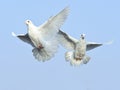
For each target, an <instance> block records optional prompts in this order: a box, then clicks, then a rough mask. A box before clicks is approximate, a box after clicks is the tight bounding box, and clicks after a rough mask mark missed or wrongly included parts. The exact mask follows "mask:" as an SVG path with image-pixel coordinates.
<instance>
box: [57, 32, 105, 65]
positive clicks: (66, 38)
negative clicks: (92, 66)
mask: <svg viewBox="0 0 120 90" xmlns="http://www.w3.org/2000/svg"><path fill="white" fill-rule="evenodd" d="M58 40H59V42H60V44H61V45H62V46H63V47H65V48H66V49H67V50H69V51H68V52H66V53H65V59H66V60H67V61H70V64H71V65H73V66H79V65H80V64H87V63H88V61H89V60H90V57H89V56H87V55H86V51H89V50H92V49H94V48H96V47H99V46H101V45H103V44H101V43H95V42H86V40H85V34H81V36H80V39H79V40H77V39H75V38H73V37H71V36H70V35H68V34H66V33H65V32H63V31H61V30H59V33H58Z"/></svg>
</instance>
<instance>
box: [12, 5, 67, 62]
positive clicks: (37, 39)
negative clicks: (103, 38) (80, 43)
mask: <svg viewBox="0 0 120 90" xmlns="http://www.w3.org/2000/svg"><path fill="white" fill-rule="evenodd" d="M68 14H69V8H68V7H66V8H64V9H63V10H62V11H61V12H59V13H58V14H57V15H55V16H52V17H50V18H49V19H48V20H47V21H46V22H45V23H43V24H42V25H40V26H38V27H37V26H35V25H34V24H33V23H32V21H31V20H26V21H25V23H26V25H27V30H28V32H27V33H26V34H19V35H16V34H15V33H14V32H12V35H13V36H16V37H18V38H19V39H21V40H22V41H24V42H26V43H28V44H30V45H31V46H32V47H33V50H32V52H33V56H34V57H35V58H36V59H37V60H39V61H46V60H49V59H51V58H52V57H53V56H54V54H55V53H56V52H57V48H58V44H59V42H58V40H57V39H56V36H57V34H58V32H59V29H60V28H61V26H62V25H63V23H64V21H65V20H66V18H67V16H68Z"/></svg>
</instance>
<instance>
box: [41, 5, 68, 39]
mask: <svg viewBox="0 0 120 90" xmlns="http://www.w3.org/2000/svg"><path fill="white" fill-rule="evenodd" d="M68 13H69V8H68V7H66V8H65V9H63V10H62V11H61V12H59V13H58V14H57V15H56V16H53V17H51V18H49V20H47V21H46V22H45V23H43V24H42V25H41V26H40V27H39V30H40V32H41V35H42V38H43V39H46V40H49V39H51V37H53V36H54V35H56V34H57V32H58V31H59V29H60V27H61V26H62V25H63V23H64V21H65V20H66V18H67V16H68Z"/></svg>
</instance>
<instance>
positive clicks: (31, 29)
mask: <svg viewBox="0 0 120 90" xmlns="http://www.w3.org/2000/svg"><path fill="white" fill-rule="evenodd" d="M36 28H37V27H36V26H35V25H34V24H33V23H30V24H29V25H28V31H33V30H36Z"/></svg>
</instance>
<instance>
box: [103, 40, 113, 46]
mask: <svg viewBox="0 0 120 90" xmlns="http://www.w3.org/2000/svg"><path fill="white" fill-rule="evenodd" d="M113 42H114V40H111V41H109V42H106V43H105V44H106V45H110V44H113Z"/></svg>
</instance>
